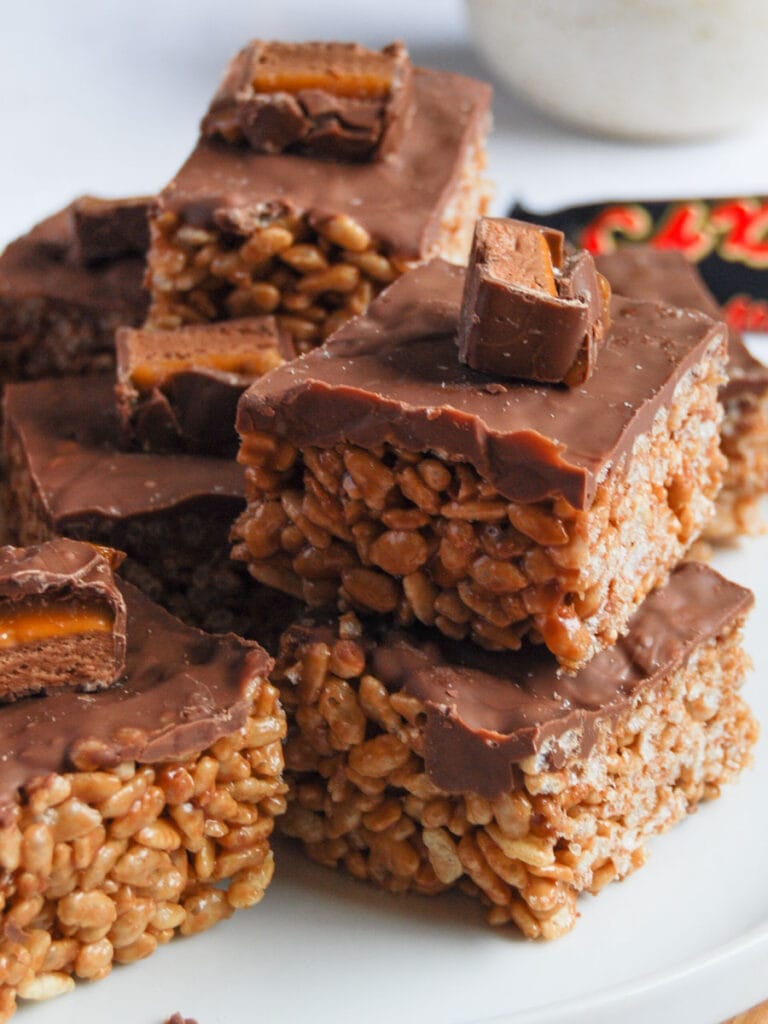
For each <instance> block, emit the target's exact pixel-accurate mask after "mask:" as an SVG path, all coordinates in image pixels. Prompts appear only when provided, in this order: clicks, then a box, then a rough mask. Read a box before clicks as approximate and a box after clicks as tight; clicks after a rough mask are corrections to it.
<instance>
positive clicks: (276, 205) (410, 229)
mask: <svg viewBox="0 0 768 1024" xmlns="http://www.w3.org/2000/svg"><path fill="white" fill-rule="evenodd" d="M490 97H491V91H490V87H489V86H487V85H485V84H484V83H482V82H478V81H475V80H474V79H471V78H464V77H462V76H460V75H452V74H448V73H446V72H439V71H425V70H423V69H417V70H416V71H415V72H414V110H413V121H412V123H411V127H410V129H409V130H408V132H407V133H406V135H405V137H404V138H403V140H402V145H401V146H400V147H399V149H398V151H397V153H396V154H391V155H390V156H388V157H387V158H386V159H384V160H377V161H374V162H370V163H357V164H353V163H338V162H331V161H327V160H316V159H310V158H307V157H302V156H297V155H292V154H288V153H281V154H275V155H269V154H261V153H254V152H253V151H251V150H249V149H247V148H245V147H242V146H232V145H228V144H227V143H225V142H219V141H216V140H203V141H201V142H200V143H199V144H198V146H197V147H196V148H195V150H194V151H193V152H192V155H191V156H190V157H189V159H188V160H187V162H186V163H185V164H184V166H183V167H182V169H181V170H180V171H179V173H178V174H177V175H176V177H175V178H174V180H173V181H172V182H171V183H170V184H169V185H168V186H167V188H165V189H164V190H163V192H162V193H161V195H160V197H159V200H158V204H159V209H160V211H164V210H171V211H173V212H175V213H177V214H179V215H180V216H181V217H182V219H183V221H184V222H185V223H187V224H192V225H194V226H198V227H204V228H219V229H222V230H224V231H230V232H233V233H235V234H240V235H245V234H249V233H250V232H251V231H252V230H254V228H256V227H257V226H259V225H260V224H262V223H266V222H268V221H269V220H270V219H271V218H273V217H275V216H279V215H280V214H281V213H285V212H286V211H287V212H291V213H295V214H299V215H306V216H307V217H308V219H309V221H310V223H318V222H321V221H322V220H324V219H326V218H328V217H331V216H334V215H336V214H342V213H343V214H348V215H349V216H350V217H352V218H354V220H356V221H357V222H358V223H359V224H361V225H362V226H363V227H364V228H366V229H367V230H368V232H369V233H370V234H371V236H372V237H373V239H374V242H375V244H376V245H377V246H378V247H380V248H383V249H384V250H386V252H387V253H388V254H389V255H393V256H396V257H399V258H402V259H419V258H421V257H423V256H424V255H425V254H426V253H428V252H429V250H430V247H431V246H432V245H433V244H434V242H435V241H436V239H437V237H438V234H439V231H440V222H441V219H442V217H443V214H444V212H445V207H446V205H447V203H448V202H449V201H450V200H451V198H452V197H453V195H454V193H455V191H456V189H457V188H458V187H459V184H460V181H461V176H462V173H463V172H464V162H465V158H466V157H467V155H468V153H469V151H470V148H471V146H472V145H473V144H474V143H475V141H476V140H477V139H478V138H481V137H482V135H483V134H484V132H485V127H486V122H487V118H488V108H489V104H490Z"/></svg>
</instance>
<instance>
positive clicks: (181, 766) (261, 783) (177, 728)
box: [0, 581, 285, 1020]
mask: <svg viewBox="0 0 768 1024" xmlns="http://www.w3.org/2000/svg"><path fill="white" fill-rule="evenodd" d="M118 586H119V591H120V594H121V596H122V598H123V600H124V602H125V607H126V610H127V630H126V633H127V650H126V671H125V675H124V677H123V678H122V679H121V680H120V682H119V683H118V684H116V685H115V686H113V687H111V688H109V689H107V690H101V691H99V692H97V693H90V694H82V693H76V692H75V691H73V690H59V691H58V692H56V693H53V694H50V695H49V696H47V697H34V698H26V699H24V700H19V701H16V703H14V704H11V705H6V706H3V707H2V708H0V744H1V745H2V750H3V757H2V759H0V847H1V848H2V851H3V860H4V868H3V907H2V910H0V931H2V948H3V956H4V957H6V958H7V961H6V962H7V964H8V965H10V967H9V969H8V970H6V972H5V977H4V981H3V987H2V993H0V1007H1V1008H2V1014H3V1016H4V1018H5V1019H6V1020H8V1019H9V1018H10V1016H11V1015H12V1014H13V1011H14V1009H15V1007H16V1001H17V999H19V1000H27V999H29V1000H40V999H47V998H50V997H51V996H55V995H59V994H62V993H65V992H68V991H70V990H71V989H72V988H74V985H75V979H76V978H81V979H88V980H92V981H95V980H97V979H100V978H104V977H105V976H106V975H107V974H108V973H109V972H110V970H111V968H112V966H113V965H114V964H130V963H133V962H134V961H136V960H140V959H142V958H143V957H146V956H148V955H149V954H151V953H153V952H154V951H155V950H156V949H157V947H158V946H159V945H161V944H163V943H165V942H168V941H170V940H171V939H172V938H173V937H174V936H175V935H177V934H180V935H194V934H196V933H197V932H201V931H203V930H204V929H206V928H209V927H211V926H212V925H214V924H216V923H218V922H219V921H223V920H225V919H226V918H228V917H230V916H231V914H232V913H233V912H234V911H235V910H238V909H241V908H246V907H251V906H253V905H254V904H256V903H258V902H259V900H260V899H261V898H262V896H263V895H264V891H265V889H266V888H267V886H268V885H269V882H270V880H271V878H272V872H273V855H272V850H271V846H270V835H271V832H272V829H273V824H274V819H275V817H276V816H277V815H279V814H281V813H282V811H283V810H284V809H285V787H284V784H283V781H282V777H281V773H282V765H283V756H282V742H281V741H282V738H283V736H284V734H285V716H284V714H283V711H282V709H281V708H280V705H279V702H278V699H277V693H276V689H275V687H274V686H273V685H272V684H270V682H269V679H268V674H269V672H270V669H271V667H272V660H271V658H269V657H268V656H267V654H266V652H265V651H263V650H262V649H261V648H260V647H259V646H258V645H257V644H254V643H249V642H246V641H244V640H242V639H241V638H240V637H236V636H232V635H229V636H211V635H210V634H206V633H203V632H201V631H200V630H196V629H192V628H190V627H188V626H184V625H183V624H182V623H181V622H179V621H178V620H177V619H174V618H173V617H172V616H170V615H168V614H167V613H166V612H164V611H163V610H162V608H159V607H158V606H157V605H155V604H153V602H152V601H150V600H149V599H148V598H147V597H146V596H145V595H143V594H141V593H140V592H139V591H137V590H136V589H135V588H134V587H132V586H131V585H130V584H129V583H127V582H125V581H121V582H120V583H119V584H118ZM13 850H15V851H16V854H15V856H14V857H12V856H11V852H12V851H13ZM30 893H33V895H32V896H30Z"/></svg>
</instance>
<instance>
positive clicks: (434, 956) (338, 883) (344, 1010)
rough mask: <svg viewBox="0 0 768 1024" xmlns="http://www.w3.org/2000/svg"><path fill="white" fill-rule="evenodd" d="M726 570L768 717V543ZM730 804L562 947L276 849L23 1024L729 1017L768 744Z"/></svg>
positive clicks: (763, 932)
mask: <svg viewBox="0 0 768 1024" xmlns="http://www.w3.org/2000/svg"><path fill="white" fill-rule="evenodd" d="M716 565H717V566H718V567H719V568H720V569H722V570H723V571H724V572H726V573H727V574H728V575H729V576H731V577H732V578H734V579H736V580H738V581H739V582H742V583H746V584H749V585H750V586H752V587H753V589H755V590H756V592H757V597H758V608H757V610H756V612H755V613H754V614H753V616H752V620H751V623H750V627H749V633H748V641H747V643H748V649H749V651H750V653H751V655H752V657H753V659H754V662H755V671H754V673H753V674H752V676H751V677H750V680H749V682H748V684H747V687H746V694H747V696H748V699H749V700H750V703H751V705H752V707H753V709H754V710H755V712H756V713H757V714H758V716H759V717H761V718H762V719H763V721H768V693H766V691H765V689H764V688H762V687H761V686H760V680H761V679H764V678H765V676H766V671H768V633H766V631H765V629H764V626H763V623H764V622H765V616H764V611H763V609H764V608H765V607H766V606H768V568H766V567H767V566H768V538H765V539H760V540H756V541H750V542H748V543H746V544H744V545H743V546H742V547H741V549H740V550H734V551H731V552H727V553H725V554H723V555H720V556H719V557H718V558H717V559H716ZM765 748H766V740H765V739H763V741H761V743H760V745H759V747H758V750H757V756H756V762H755V767H754V768H753V769H751V770H749V771H748V772H747V773H746V774H745V775H744V776H743V778H742V779H741V781H740V782H738V783H737V784H736V785H733V786H730V787H728V788H727V789H726V790H725V791H724V795H723V797H722V798H721V799H720V800H718V801H716V802H715V803H713V804H709V805H706V806H704V807H702V808H701V810H700V811H699V812H698V813H697V814H695V815H693V816H691V817H690V818H689V819H687V820H686V821H684V822H682V823H681V824H680V825H678V826H677V827H676V828H675V829H674V830H673V831H672V832H671V833H670V834H668V835H666V836H662V837H660V838H657V839H656V840H654V841H653V842H652V844H651V857H650V859H649V862H648V864H647V865H646V866H645V867H644V868H643V869H641V870H640V871H638V872H637V873H636V874H634V875H633V876H631V877H630V878H628V879H627V880H626V881H625V882H622V883H620V884H614V885H611V886H608V888H607V889H605V890H603V892H602V893H601V894H600V896H599V897H597V898H591V897H585V898H584V899H583V901H582V903H581V919H580V921H579V922H578V924H577V926H576V928H575V929H574V931H573V932H571V934H570V935H568V936H566V937H565V938H563V939H561V940H559V941H557V942H555V943H552V944H549V945H543V944H540V943H529V942H525V941H522V940H520V939H518V938H517V937H516V936H515V935H514V934H513V933H512V932H511V931H508V930H503V931H497V930H493V929H490V928H487V927H486V926H485V924H484V923H483V918H482V912H481V910H480V909H479V906H477V905H476V904H475V903H474V902H472V901H470V900H468V899H465V898H464V897H461V896H458V895H457V896H445V897H437V898H427V897H407V896H396V897H395V896H390V895H388V894H386V893H382V892H379V891H377V890H375V889H373V888H371V887H368V886H367V885H364V884H361V883H357V882H354V881H352V880H351V879H347V878H344V877H342V876H341V875H338V874H336V873H334V872H331V871H327V870H325V869H323V868H319V867H317V866H315V865H313V864H310V863H309V862H307V861H306V860H305V859H304V858H303V857H302V855H301V854H300V853H298V852H297V851H296V850H295V849H294V848H293V847H292V846H290V845H288V844H286V845H280V846H279V847H278V851H277V853H278V856H277V863H278V870H277V874H276V877H275V880H274V882H273V884H272V886H271V887H270V889H269V891H268V893H267V895H266V897H265V899H264V901H263V902H262V904H261V905H260V906H258V907H255V908H254V909H253V910H250V911H247V912H243V913H240V914H237V915H235V916H234V917H233V918H232V919H231V920H230V921H228V922H225V923H224V924H221V925H219V926H218V927H216V928H214V929H213V930H211V931H210V932H207V933H204V934H202V935H199V936H196V937H194V938H190V939H181V940H176V941H174V942H173V943H171V944H170V945H169V946H166V947H164V948H162V949H161V950H159V951H158V952H157V953H156V954H155V955H153V956H152V957H150V958H149V959H148V960H146V961H143V962H142V963H140V964H136V965H134V966H132V967H122V968H116V969H115V971H114V972H113V974H112V975H111V976H110V977H109V978H108V979H106V980H105V981H102V982H98V983H93V984H88V985H86V984H83V985H80V986H79V987H78V989H77V990H76V991H75V992H74V993H73V994H72V995H69V996H66V997H64V998H62V999H60V1000H56V1001H54V1002H52V1003H49V1004H47V1005H41V1006H40V1007H38V1008H37V1009H36V1010H30V1011H29V1012H25V1013H24V1014H23V1016H22V1018H20V1021H21V1020H23V1021H26V1022H28V1024H65V1022H66V1024H82V1022H83V1021H89V1022H91V1021H92V1022H96V1021H109V1022H110V1024H160V1022H161V1021H162V1020H163V1019H164V1018H165V1017H166V1016H169V1015H170V1014H171V1013H172V1012H174V1011H176V1010H178V1011H181V1012H182V1013H183V1014H184V1015H186V1016H190V1017H195V1018H196V1019H197V1020H198V1021H199V1022H200V1024H229V1022H242V1021H246V1020H251V1019H258V1020H260V1021H264V1022H270V1024H271V1022H277V1021H279V1022H281V1024H293V1022H302V1024H303V1022H305V1021H307V1022H311V1024H343V1022H347V1021H349V1022H352V1021H354V1022H365V1024H393V1022H394V1021H399V1022H404V1024H408V1022H411V1021H413V1022H416V1021H418V1022H419V1024H465V1022H469V1021H490V1020H494V1021H498V1022H505V1024H608V1022H611V1024H616V1022H617V1021H619V1020H620V1021H621V1024H648V1022H649V1021H653V1022H654V1024H666V1022H670V1024H671V1022H675V1024H680V1022H681V1021H685V1022H687V1021H690V1022H694V1024H716V1022H719V1021H722V1020H724V1019H725V1017H727V1016H729V1015H730V1014H732V1013H735V1012H737V1011H740V1010H743V1009H745V1008H746V1007H747V1006H749V1005H751V1004H753V1003H756V1002H758V1001H759V1000H760V999H761V998H765V997H766V996H768V872H767V871H766V864H768V816H766V814H765V810H764V808H765V794H766V792H768V751H767V750H766V749H765Z"/></svg>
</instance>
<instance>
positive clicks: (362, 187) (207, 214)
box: [149, 42, 490, 350]
mask: <svg viewBox="0 0 768 1024" xmlns="http://www.w3.org/2000/svg"><path fill="white" fill-rule="evenodd" d="M377 94H378V95H377ZM308 96H309V97H310V98H311V100H312V102H311V103H309V101H308V99H307V97H308ZM352 100H355V101H356V103H355V104H352V103H351V101H352ZM489 103H490V88H489V87H488V86H487V85H485V84H484V83H482V82H478V81H475V80H474V79H470V78H464V77H462V76H460V75H454V74H449V73H447V72H441V71H430V70H426V69H424V68H413V69H410V66H409V63H408V60H407V55H406V54H405V53H404V52H403V51H402V50H401V49H400V48H397V49H396V52H390V48H386V49H385V50H384V51H382V53H374V52H372V51H368V50H364V49H363V48H362V47H357V46H347V47H345V46H339V45H338V44H331V45H329V44H320V43H306V44H303V45H301V46H297V45H294V46H287V47H286V46H283V45H281V44H265V43H261V42H254V43H252V44H250V46H249V47H247V48H246V50H244V51H243V53H241V54H239V55H238V56H237V57H236V58H235V59H234V61H233V63H232V64H231V65H230V68H229V70H228V71H227V74H226V75H225V78H224V81H223V83H222V86H221V89H220V92H219V94H217V97H216V98H215V99H214V101H213V104H212V106H211V110H210V111H209V113H208V115H207V116H206V118H205V120H204V122H203V137H202V138H201V140H200V142H199V143H198V145H197V146H196V148H195V149H194V151H193V152H192V154H191V156H190V157H189V159H188V160H187V162H186V163H185V164H184V166H183V167H182V168H181V170H180V171H179V173H178V174H177V175H176V177H175V178H174V179H173V181H171V183H170V184H169V185H168V186H167V187H166V188H165V189H163V191H162V192H161V194H160V196H159V197H158V201H157V206H156V208H155V210H154V212H153V214H152V216H151V223H152V243H151V248H150V253H149V283H150V290H151V293H152V306H151V310H150V321H151V323H152V324H154V325H155V326H159V327H170V328H174V327H177V326H179V325H180V324H182V323H196V322H200V321H211V320H225V319H229V318H231V317H238V316H252V315H257V314H261V313H274V314H275V316H276V317H277V319H278V322H279V323H280V325H281V326H282V327H283V328H285V329H286V330H287V331H289V332H290V334H291V335H292V336H293V337H294V339H295V341H296V344H297V345H298V346H299V348H300V349H301V350H306V349H309V348H311V347H313V346H315V345H317V344H319V343H320V342H321V341H322V340H323V339H324V338H325V337H327V336H328V334H330V333H331V332H332V331H333V330H335V328H336V327H338V326H339V325H340V324H341V323H343V322H344V321H345V320H347V319H348V318H349V317H350V316H353V315H355V314H357V313H360V312H362V311H363V310H364V309H365V308H366V307H367V305H368V303H369V302H370V300H371V298H372V297H373V295H375V294H376V293H377V292H378V291H380V290H381V288H382V287H383V286H384V285H386V284H387V283H389V282H390V281H392V280H393V279H394V278H395V277H396V276H397V275H398V274H399V273H401V272H402V270H403V269H405V267H407V266H409V265H411V264H413V263H416V262H420V261H423V260H425V259H427V258H429V257H430V256H433V255H440V256H443V257H445V258H447V259H453V260H457V261H461V260H464V259H466V257H467V255H468V253H469V248H470V244H471V240H472V232H473V229H474V223H475V220H476V218H477V217H478V216H479V215H480V214H481V213H483V212H484V209H485V206H486V203H487V198H488V188H487V185H486V182H485V181H484V180H483V177H482V175H483V168H484V164H485V154H484V141H485V134H486V131H487V128H488V121H489ZM352 106H354V107H355V109H356V110H359V111H363V109H364V108H365V109H367V108H370V107H374V108H376V109H377V110H379V111H380V116H379V115H378V114H377V118H378V120H376V119H374V120H375V121H376V124H377V125H379V127H380V129H381V133H380V134H379V135H377V136H376V138H377V139H378V140H379V142H382V143H383V149H382V150H379V149H378V148H376V147H374V148H373V149H371V151H370V152H367V153H366V154H360V153H358V154H355V159H351V155H350V152H349V147H348V142H349V139H350V138H351V137H352V136H354V135H355V132H356V128H355V122H354V121H353V120H351V119H350V118H348V117H347V116H346V113H345V112H346V111H349V110H351V109H352ZM310 108H311V110H310ZM308 110H309V113H308V114H306V116H305V113H302V111H308ZM288 111H292V112H293V114H291V115H290V116H293V115H295V118H296V120H297V121H301V122H302V123H301V126H300V127H299V128H297V131H298V133H299V135H300V140H299V139H298V138H294V136H293V135H291V138H290V139H288V138H287V135H290V133H287V132H286V118H288V117H289V114H288V113H287V112H288ZM368 113H370V110H369V111H368ZM368 113H367V114H365V117H362V114H361V119H362V121H366V120H367V119H368V120H369V118H368ZM305 122H306V123H305ZM251 129H253V130H251ZM400 129H404V130H400ZM377 130H378V129H377ZM362 134H363V136H365V137H366V138H368V137H369V134H370V133H369V129H368V128H365V130H364V131H363V132H362ZM374 134H375V133H374ZM254 135H255V136H256V137H254ZM254 144H255V145H256V148H254ZM308 146H309V148H308ZM318 147H319V148H320V149H321V150H322V156H321V155H318V153H317V149H318ZM363 156H364V158H363Z"/></svg>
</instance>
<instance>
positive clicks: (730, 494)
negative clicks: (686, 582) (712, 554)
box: [596, 245, 768, 541]
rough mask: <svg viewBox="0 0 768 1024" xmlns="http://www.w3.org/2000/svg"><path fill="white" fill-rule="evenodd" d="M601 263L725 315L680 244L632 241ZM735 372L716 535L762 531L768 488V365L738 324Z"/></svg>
mask: <svg viewBox="0 0 768 1024" xmlns="http://www.w3.org/2000/svg"><path fill="white" fill-rule="evenodd" d="M596 263H597V266H598V268H599V270H600V271H601V273H603V274H605V276H606V277H607V278H608V280H609V281H610V282H611V285H612V286H613V288H614V290H615V291H616V292H618V293H619V294H620V295H628V296H629V297H630V298H637V299H654V300H656V301H659V302H667V303H669V304H670V305H674V306H680V307H681V308H683V309H700V310H701V311H702V312H703V313H706V314H707V315H708V316H711V317H713V318H714V319H716V320H717V319H722V318H723V316H722V311H721V309H720V307H719V306H718V304H717V302H716V301H715V298H714V296H713V295H712V293H711V292H710V291H709V289H708V288H707V286H706V284H705V283H704V281H703V279H702V277H701V275H700V274H699V272H698V270H697V269H696V268H695V267H694V266H693V264H691V263H689V262H688V260H687V259H686V258H685V257H684V256H683V255H682V253H680V252H677V251H675V250H672V249H656V248H654V247H652V246H641V245H638V246H627V247H626V248H623V249H619V250H617V251H616V252H612V253H606V254H604V255H602V256H597V257H596ZM727 372H728V379H727V381H726V382H725V384H723V386H722V388H721V389H720V400H721V402H722V403H723V405H724V407H725V417H724V419H723V428H722V434H721V441H720V444H721V447H722V450H723V454H724V455H725V457H726V458H727V460H728V466H727V468H726V470H725V475H724V478H723V489H722V491H721V492H720V495H719V496H718V499H717V505H716V507H715V515H714V518H713V519H712V520H711V521H710V522H709V523H708V524H707V528H706V530H705V531H704V537H705V539H707V540H710V541H729V540H734V539H735V538H736V537H738V536H739V535H741V534H755V533H759V532H760V531H761V529H762V519H761V515H760V503H761V500H762V498H763V497H764V496H765V494H766V493H767V492H768V367H766V366H764V365H763V364H762V363H761V362H760V361H759V360H758V359H755V357H754V356H753V355H752V354H751V353H750V351H749V350H748V348H747V346H746V345H745V344H744V341H743V340H742V338H741V335H740V334H739V332H738V331H735V330H734V329H733V328H730V341H729V345H728V368H727Z"/></svg>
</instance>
